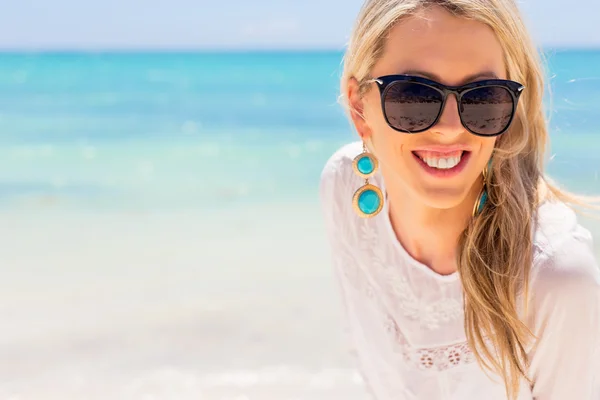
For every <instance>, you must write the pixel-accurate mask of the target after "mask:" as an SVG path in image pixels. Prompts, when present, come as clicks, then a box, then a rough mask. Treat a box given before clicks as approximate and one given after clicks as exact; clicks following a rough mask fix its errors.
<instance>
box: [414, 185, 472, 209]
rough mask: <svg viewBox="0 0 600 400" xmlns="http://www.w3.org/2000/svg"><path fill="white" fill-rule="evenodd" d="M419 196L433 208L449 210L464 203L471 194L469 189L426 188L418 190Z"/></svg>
mask: <svg viewBox="0 0 600 400" xmlns="http://www.w3.org/2000/svg"><path fill="white" fill-rule="evenodd" d="M417 193H418V198H420V200H421V201H422V202H423V204H426V205H427V206H429V207H431V208H436V209H439V210H449V209H452V208H456V207H458V206H460V205H462V204H463V203H464V202H465V201H466V200H467V197H468V196H469V190H468V189H462V188H461V189H449V188H446V189H439V188H438V189H425V188H421V190H418V191H417Z"/></svg>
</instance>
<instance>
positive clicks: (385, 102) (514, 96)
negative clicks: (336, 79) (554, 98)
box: [367, 75, 525, 136]
mask: <svg viewBox="0 0 600 400" xmlns="http://www.w3.org/2000/svg"><path fill="white" fill-rule="evenodd" d="M372 82H376V83H377V86H378V87H379V91H380V93H381V107H382V109H383V115H384V117H385V120H386V122H387V123H388V125H389V126H390V127H391V128H392V129H395V130H397V131H400V132H404V133H419V132H423V131H426V130H427V129H430V128H431V127H432V126H434V125H435V124H436V123H437V122H438V121H439V119H440V116H441V115H442V110H443V109H444V105H445V104H446V100H447V99H448V95H450V94H454V95H455V96H456V100H457V103H458V114H459V115H460V121H461V123H462V125H463V126H464V127H465V129H467V130H468V131H469V132H471V133H472V134H474V135H477V136H498V135H500V134H502V133H504V132H506V130H507V129H508V128H509V127H510V124H511V123H512V121H513V119H514V116H515V111H516V109H517V103H518V101H519V97H520V96H521V93H522V92H523V90H524V89H525V86H523V85H522V84H520V83H518V82H514V81H509V80H504V79H488V80H482V81H477V82H472V83H468V84H466V85H463V86H446V85H443V84H441V83H439V82H435V81H432V80H430V79H427V78H422V77H419V76H410V75H387V76H382V77H379V78H375V79H371V80H369V81H367V83H372Z"/></svg>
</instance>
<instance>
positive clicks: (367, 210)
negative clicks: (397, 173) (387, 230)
mask: <svg viewBox="0 0 600 400" xmlns="http://www.w3.org/2000/svg"><path fill="white" fill-rule="evenodd" d="M352 167H353V169H354V173H356V174H357V175H358V176H360V177H361V178H363V179H364V180H365V184H364V185H363V186H361V187H360V188H359V189H358V190H357V191H356V192H354V196H353V197H352V204H353V206H354V211H355V212H356V213H357V214H358V215H359V216H360V217H362V218H371V217H374V216H375V215H377V214H379V212H380V211H381V209H382V208H383V194H382V193H381V190H380V189H379V188H378V187H377V186H374V185H372V184H370V183H369V178H370V177H372V176H373V175H374V174H375V172H377V169H378V168H379V161H378V160H377V158H375V156H374V155H373V154H372V153H370V152H369V151H368V150H367V145H366V144H365V143H364V142H363V152H362V153H361V154H359V155H358V156H356V158H354V161H353V162H352Z"/></svg>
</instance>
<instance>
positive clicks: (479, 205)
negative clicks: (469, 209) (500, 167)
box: [473, 158, 492, 217]
mask: <svg viewBox="0 0 600 400" xmlns="http://www.w3.org/2000/svg"><path fill="white" fill-rule="evenodd" d="M491 170H492V159H491V158H490V161H489V162H488V165H487V167H486V168H485V169H484V170H483V188H482V189H481V192H480V194H479V197H478V198H477V201H476V202H475V206H474V207H473V217H476V216H477V215H479V214H481V211H483V207H484V206H485V203H486V202H487V200H488V191H487V185H488V182H489V180H490V174H491Z"/></svg>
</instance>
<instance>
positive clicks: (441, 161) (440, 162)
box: [421, 155, 462, 169]
mask: <svg viewBox="0 0 600 400" xmlns="http://www.w3.org/2000/svg"><path fill="white" fill-rule="evenodd" d="M461 158H462V155H460V156H456V157H449V158H429V157H426V158H421V160H423V161H425V163H426V164H427V165H429V166H430V167H432V168H438V169H450V168H454V167H456V166H457V165H458V163H459V162H460V159H461Z"/></svg>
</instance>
